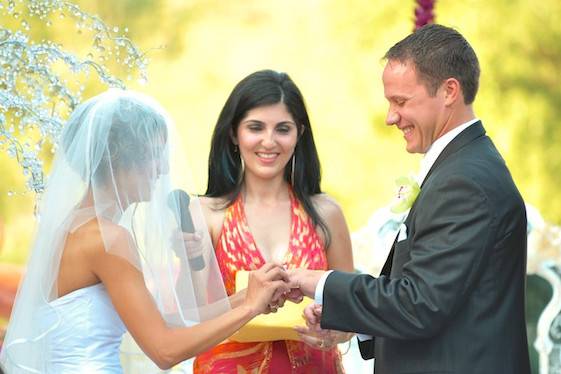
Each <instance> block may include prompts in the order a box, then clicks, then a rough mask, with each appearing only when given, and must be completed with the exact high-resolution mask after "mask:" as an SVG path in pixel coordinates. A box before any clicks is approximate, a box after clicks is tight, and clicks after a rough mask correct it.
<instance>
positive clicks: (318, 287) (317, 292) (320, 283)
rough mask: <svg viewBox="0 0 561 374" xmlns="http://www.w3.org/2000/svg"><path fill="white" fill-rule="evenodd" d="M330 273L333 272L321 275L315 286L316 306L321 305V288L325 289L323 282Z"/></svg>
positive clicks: (330, 271)
mask: <svg viewBox="0 0 561 374" xmlns="http://www.w3.org/2000/svg"><path fill="white" fill-rule="evenodd" d="M332 272H333V270H328V271H326V272H325V273H323V275H322V276H321V278H320V279H319V281H318V284H317V285H316V290H315V293H314V302H315V303H316V304H319V305H323V288H324V287H325V281H326V280H327V277H328V276H329V274H331V273H332Z"/></svg>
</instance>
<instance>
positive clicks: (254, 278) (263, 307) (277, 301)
mask: <svg viewBox="0 0 561 374" xmlns="http://www.w3.org/2000/svg"><path fill="white" fill-rule="evenodd" d="M290 289H291V285H290V280H289V278H288V274H287V272H286V270H284V268H283V267H282V266H281V265H279V264H275V263H267V264H265V265H263V266H262V267H261V269H259V270H255V271H252V272H250V273H249V280H248V283H247V291H246V295H245V300H244V304H245V305H246V306H248V307H249V308H250V309H251V311H252V312H253V315H254V316H257V315H259V314H267V313H271V312H273V313H274V312H276V311H277V309H278V308H279V307H281V306H282V305H283V304H284V300H285V297H284V295H285V294H288V293H289V292H290Z"/></svg>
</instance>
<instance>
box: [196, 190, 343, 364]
mask: <svg viewBox="0 0 561 374" xmlns="http://www.w3.org/2000/svg"><path fill="white" fill-rule="evenodd" d="M290 202H291V203H290V205H291V229H290V240H289V243H288V250H287V252H286V254H285V256H284V264H286V266H287V267H288V268H299V267H303V268H308V269H315V270H326V269H327V258H326V256H325V250H324V247H323V243H322V241H321V239H320V237H319V235H318V233H317V232H316V230H315V227H314V224H313V223H312V220H311V219H310V217H309V216H308V215H307V214H306V211H305V210H304V208H303V207H302V205H301V204H300V202H299V201H298V199H296V197H295V196H294V194H293V192H292V191H290ZM215 250H216V258H217V260H218V265H219V266H220V271H221V272H222V278H223V279H224V284H225V286H226V291H227V292H228V295H232V294H233V293H234V292H235V287H236V272H237V271H238V270H246V271H247V270H257V269H259V268H260V267H261V266H263V265H264V264H265V260H264V259H263V256H262V255H261V252H260V251H259V249H258V248H257V246H256V244H255V240H254V238H253V236H252V234H251V232H250V230H249V226H248V224H247V220H246V216H245V213H244V207H243V202H242V199H241V196H240V197H238V199H237V200H236V201H235V202H234V204H232V205H231V206H230V207H229V208H228V209H227V210H226V213H225V217H224V223H223V226H222V231H221V233H220V236H219V238H218V244H217V246H216V249H215ZM343 372H344V370H343V366H342V364H341V355H340V353H339V350H338V349H337V347H334V348H333V349H331V350H329V351H322V350H319V349H315V348H312V347H310V346H308V345H306V344H304V343H302V342H299V341H294V340H285V341H275V342H251V343H238V342H234V341H226V342H224V343H222V344H220V345H218V346H216V347H214V348H213V349H211V350H209V351H207V352H205V353H203V354H201V355H199V356H198V357H197V358H196V360H195V363H194V373H195V374H202V373H205V374H206V373H212V374H219V373H220V374H241V373H252V374H257V373H262V374H267V373H271V374H274V373H282V374H288V373H292V374H304V373H306V374H310V373H318V374H319V373H322V374H323V373H325V374H332V373H343Z"/></svg>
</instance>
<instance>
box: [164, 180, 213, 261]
mask: <svg viewBox="0 0 561 374" xmlns="http://www.w3.org/2000/svg"><path fill="white" fill-rule="evenodd" d="M189 202H190V198H189V194H187V192H185V191H183V190H174V191H171V192H170V193H169V195H168V207H169V208H170V209H171V210H172V212H173V213H174V216H175V219H176V221H177V223H178V224H179V227H180V228H181V231H183V232H185V233H190V234H193V233H195V226H194V225H193V219H192V218H191V213H189ZM187 258H188V260H189V266H190V267H191V269H193V270H202V269H203V268H204V267H205V260H204V258H203V255H202V254H201V255H200V256H197V257H194V258H189V256H187Z"/></svg>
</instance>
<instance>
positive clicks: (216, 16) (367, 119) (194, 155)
mask: <svg viewBox="0 0 561 374" xmlns="http://www.w3.org/2000/svg"><path fill="white" fill-rule="evenodd" d="M8 2H9V1H5V0H0V5H2V6H3V7H5V6H6V4H7V3H8ZM75 3H77V4H78V5H79V6H80V7H81V8H82V9H83V10H85V11H87V12H88V13H90V14H97V15H98V16H99V17H100V18H101V19H102V20H103V21H104V22H105V23H106V24H107V25H109V26H111V27H113V26H115V27H118V28H119V30H125V28H126V29H127V32H126V35H127V36H128V37H129V38H131V39H132V40H133V42H134V43H136V44H137V46H139V47H140V49H141V50H143V51H146V53H147V57H148V58H149V60H150V61H149V65H148V82H147V83H146V84H141V83H140V82H139V81H138V80H137V77H134V78H132V79H130V80H127V77H126V73H124V74H125V76H122V75H121V78H123V79H124V80H125V83H126V84H127V86H129V87H130V88H132V89H136V90H140V91H143V92H145V93H148V94H150V95H152V96H154V97H156V98H157V100H158V101H160V102H161V103H162V104H163V105H164V106H165V107H166V108H167V110H168V111H169V112H170V114H171V115H172V117H173V118H174V120H175V121H176V124H177V127H178V129H179V133H180V136H181V142H182V144H183V148H184V150H185V154H186V156H187V157H188V159H189V164H190V167H191V169H192V173H193V178H194V180H195V181H196V185H197V186H198V191H194V192H196V193H203V192H204V190H205V187H206V171H207V155H208V151H209V146H210V136H211V133H212V129H213V127H214V124H215V122H216V119H217V117H218V114H219V112H220V110H221V108H222V105H223V104H224V102H225V100H226V98H227V96H228V95H229V93H230V92H231V90H232V88H233V87H234V85H235V84H236V83H237V82H238V81H239V80H241V79H242V78H243V77H245V76H246V75H248V74H250V73H252V72H254V71H256V70H260V69H266V68H268V69H275V70H280V71H285V72H287V73H288V74H290V76H291V77H292V78H293V80H294V81H295V82H296V84H297V85H298V86H299V87H300V89H301V91H302V92H303V94H304V97H305V99H306V102H307V105H308V110H309V113H310V117H311V121H312V127H313V130H314V136H315V139H316V144H317V146H318V150H319V154H320V159H321V162H322V169H323V182H322V187H323V190H324V191H325V192H327V193H329V194H330V195H332V196H333V197H334V198H335V199H336V200H337V201H338V202H339V203H340V204H341V206H342V208H343V211H344V213H345V216H346V218H347V221H348V223H349V225H350V228H351V231H356V230H358V229H359V228H361V227H362V226H364V225H365V224H366V222H367V221H368V218H369V217H370V215H371V214H372V213H373V212H374V211H375V210H376V209H378V208H380V207H382V206H384V205H385V204H386V203H388V202H389V201H390V199H391V198H392V195H393V193H394V188H395V186H394V180H395V179H396V178H397V177H398V176H400V175H406V174H410V173H415V172H416V171H417V169H418V161H419V157H418V156H415V155H409V154H407V153H406V152H405V147H404V142H403V139H402V136H401V134H400V133H399V132H397V131H396V130H395V128H389V127H387V126H386V125H385V121H384V119H385V114H386V109H387V103H386V101H385V99H384V97H383V88H382V83H381V72H382V69H383V66H384V62H383V61H382V56H383V55H384V53H385V52H386V50H387V49H388V48H390V47H391V46H392V45H393V44H394V43H395V42H397V41H398V40H400V39H402V38H403V37H405V36H406V35H407V34H408V33H410V32H411V31H412V29H413V24H414V22H413V11H414V8H415V6H416V3H415V1H413V0H406V1H397V0H393V1H372V0H369V1H367V0H352V1H345V0H282V1H281V0H230V1H226V0H115V1H107V0H80V1H75ZM3 9H5V8H2V7H0V25H2V26H1V27H7V28H10V29H17V28H21V23H22V22H23V21H24V20H25V21H27V18H26V15H25V14H21V15H20V18H18V19H13V17H7V16H6V15H5V12H4V11H3ZM435 13H436V21H437V22H439V23H442V24H445V25H448V26H452V27H455V28H457V29H458V30H459V31H460V32H461V33H462V34H463V35H464V36H465V37H466V38H467V39H468V41H470V43H471V44H472V46H473V47H474V49H475V51H476V52H477V54H478V56H479V59H480V64H481V68H482V75H481V82H480V90H479V94H478V97H477V99H476V101H475V110H476V114H477V116H478V117H479V118H481V119H482V120H483V123H484V125H485V127H486V129H487V131H488V133H489V134H490V135H491V137H492V139H493V140H494V142H495V144H496V145H497V147H498V148H499V150H500V151H501V152H502V154H503V156H504V157H505V159H506V161H507V164H508V166H509V167H510V170H511V172H512V174H513V176H514V179H515V181H516V183H517V185H518V187H519V189H520V191H521V193H522V195H523V197H524V199H525V200H526V202H527V203H528V204H531V205H533V206H534V207H536V208H537V209H538V210H539V212H540V213H541V214H542V215H543V217H544V219H545V220H546V221H547V222H549V223H551V224H554V225H561V189H560V188H559V186H560V185H561V149H560V144H561V126H560V122H561V69H560V66H559V65H560V63H561V42H560V41H561V22H559V20H560V19H561V2H560V1H559V0H542V1H538V2H536V1H530V0H508V1H507V0H495V1H484V0H464V1H459V0H456V1H437V2H436V5H435ZM29 24H30V26H31V29H30V30H29V32H28V33H29V34H30V35H32V36H33V37H34V38H35V39H36V40H41V39H48V40H54V41H57V42H58V43H61V44H62V46H63V47H64V48H65V49H67V50H68V51H71V52H73V53H75V54H77V55H79V56H82V57H83V56H85V55H86V53H88V51H89V50H90V49H91V39H88V35H86V34H85V33H82V32H81V31H79V30H78V29H77V28H76V25H75V24H74V23H73V22H72V21H71V20H69V19H68V18H67V19H54V20H53V22H52V25H50V26H46V25H45V22H36V21H32V20H29ZM109 66H110V67H111V65H109ZM0 69H2V67H1V66H0ZM116 73H117V75H119V74H120V73H121V72H120V71H119V70H117V71H116ZM92 79H93V78H92ZM0 84H1V82H0ZM102 89H104V87H103V86H102V85H100V84H99V83H96V82H90V84H88V86H87V89H86V92H85V95H84V96H85V97H90V96H93V95H95V94H97V93H98V92H100V91H101V90H102ZM43 155H44V157H45V160H46V164H47V169H48V164H49V159H50V157H52V155H51V154H50V153H49V152H47V151H46V152H44V153H43ZM9 191H15V192H16V193H15V195H13V196H8V195H9V193H8V192H9ZM33 208H34V195H33V194H32V193H25V181H24V177H23V175H22V173H21V169H20V167H19V165H18V164H17V163H16V161H15V160H14V159H11V158H9V157H8V156H7V155H6V152H5V151H4V149H0V265H1V266H8V267H9V266H12V264H19V265H21V264H24V263H25V260H26V258H27V254H28V247H29V245H30V241H31V239H32V236H33V233H34V228H35V219H34V217H33ZM551 253H559V251H556V252H555V251H553V252H551ZM362 255H363V256H368V254H362ZM357 257H360V256H357ZM554 260H557V261H559V258H555V259H554ZM532 282H534V286H532V287H534V291H532V292H529V294H528V295H529V301H528V303H529V305H533V306H532V307H531V309H529V310H530V312H529V313H528V319H529V320H530V321H532V322H531V325H532V326H533V327H529V341H530V344H532V342H533V341H534V339H535V320H536V319H537V317H538V316H539V314H540V313H541V311H542V309H543V306H544V303H545V302H547V301H548V300H549V295H550V289H549V288H548V287H549V286H548V285H547V284H544V283H543V282H544V281H543V280H541V281H540V280H539V279H538V278H537V277H536V278H533V280H532V279H530V282H529V283H532ZM539 282H542V283H540V284H541V285H540V284H538V283H539ZM4 323H5V321H2V320H0V325H3V324H4ZM533 362H534V363H533V365H534V367H536V366H537V358H536V357H535V355H534V357H533Z"/></svg>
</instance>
